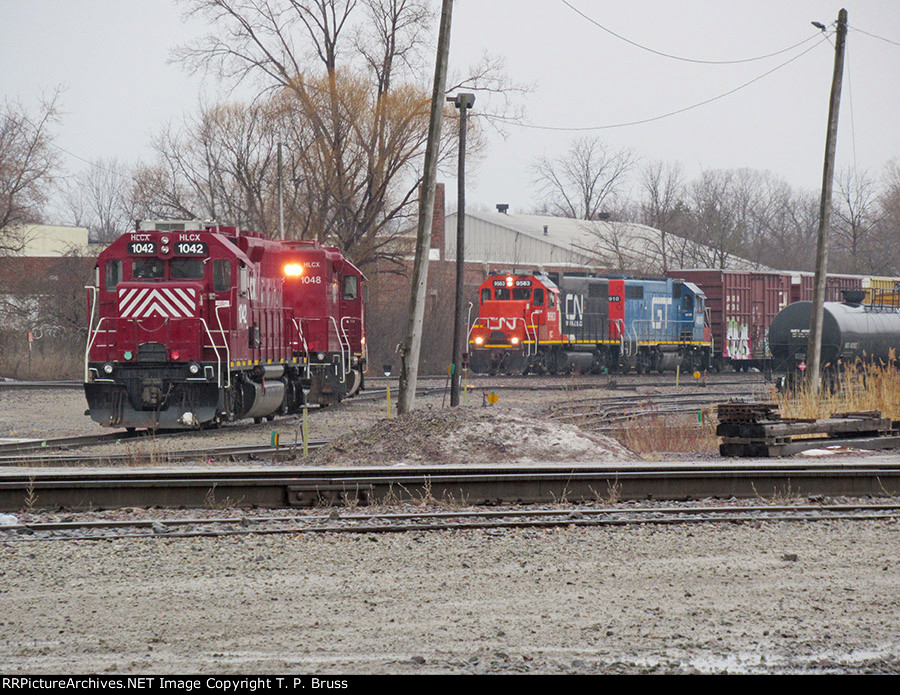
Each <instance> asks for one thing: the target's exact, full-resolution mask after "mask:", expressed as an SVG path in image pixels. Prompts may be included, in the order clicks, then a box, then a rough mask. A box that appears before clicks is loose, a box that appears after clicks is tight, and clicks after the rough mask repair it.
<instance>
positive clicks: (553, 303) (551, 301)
mask: <svg viewBox="0 0 900 695" xmlns="http://www.w3.org/2000/svg"><path fill="white" fill-rule="evenodd" d="M548 299H549V301H548V302H547V304H548V306H549V307H550V308H551V309H553V308H555V307H556V293H555V292H550V293H549V297H548Z"/></svg>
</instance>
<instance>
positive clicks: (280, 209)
mask: <svg viewBox="0 0 900 695" xmlns="http://www.w3.org/2000/svg"><path fill="white" fill-rule="evenodd" d="M278 238H279V239H281V240H282V241H284V185H283V184H282V178H281V143H280V142H279V143H278Z"/></svg>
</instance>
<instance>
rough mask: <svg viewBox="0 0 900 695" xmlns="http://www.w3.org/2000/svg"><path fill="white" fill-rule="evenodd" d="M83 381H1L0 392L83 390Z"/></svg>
mask: <svg viewBox="0 0 900 695" xmlns="http://www.w3.org/2000/svg"><path fill="white" fill-rule="evenodd" d="M83 388H84V382H83V381H73V380H67V381H4V380H0V391H2V390H9V391H28V390H34V389H83Z"/></svg>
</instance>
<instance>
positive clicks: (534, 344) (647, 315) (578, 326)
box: [468, 273, 712, 374]
mask: <svg viewBox="0 0 900 695" xmlns="http://www.w3.org/2000/svg"><path fill="white" fill-rule="evenodd" d="M558 281H559V284H557V283H556V282H554V281H553V280H552V279H551V278H550V277H549V276H548V275H546V274H543V273H534V274H528V273H526V274H521V273H505V274H493V275H491V276H490V277H489V278H488V279H487V280H485V281H484V283H482V285H481V286H480V287H479V294H478V307H479V311H478V318H477V320H476V321H475V322H474V324H473V326H472V328H471V330H470V332H469V339H468V345H469V366H470V368H471V369H472V371H474V372H476V373H486V372H487V373H498V372H506V373H520V374H527V373H535V374H542V373H550V374H558V373H562V372H571V371H578V372H593V373H610V372H617V371H629V370H632V369H633V370H636V371H638V372H643V373H647V372H650V371H657V372H660V373H661V372H664V371H666V370H674V369H676V368H678V367H680V368H681V369H686V370H691V371H693V370H695V369H699V370H703V369H706V368H708V367H709V364H710V356H711V351H712V342H711V338H710V333H709V328H708V325H707V322H706V312H705V295H704V293H703V291H702V290H701V289H700V288H699V287H697V285H695V284H693V283H690V282H685V281H683V280H680V279H671V278H662V279H652V280H641V279H635V278H624V277H621V276H619V277H612V276H609V277H594V276H580V275H563V276H562V277H560V278H558Z"/></svg>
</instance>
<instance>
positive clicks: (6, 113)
mask: <svg viewBox="0 0 900 695" xmlns="http://www.w3.org/2000/svg"><path fill="white" fill-rule="evenodd" d="M59 94H60V93H59V91H56V92H55V93H54V94H53V95H52V96H50V97H49V98H46V99H44V100H43V101H42V102H41V104H40V106H39V107H38V109H37V111H36V113H34V114H30V113H29V112H28V111H27V110H26V109H25V107H23V106H22V105H21V104H19V103H14V102H10V101H4V102H3V104H2V105H0V255H6V254H10V253H15V252H17V251H20V250H21V249H22V247H23V246H24V244H25V239H24V237H23V232H22V230H21V225H27V224H34V223H37V222H39V221H40V220H41V218H42V215H43V208H44V206H45V205H46V203H47V200H48V197H49V195H50V192H51V189H52V187H53V184H54V181H55V175H56V169H57V167H58V166H59V152H58V150H57V149H56V148H55V147H54V145H53V134H52V132H51V131H52V128H53V126H54V124H56V123H57V121H58V101H59Z"/></svg>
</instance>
